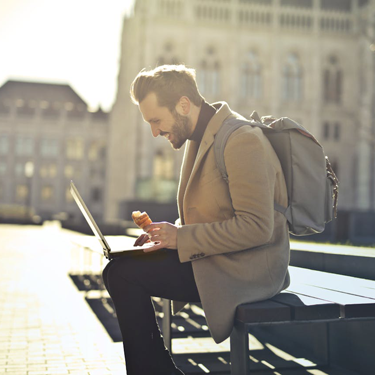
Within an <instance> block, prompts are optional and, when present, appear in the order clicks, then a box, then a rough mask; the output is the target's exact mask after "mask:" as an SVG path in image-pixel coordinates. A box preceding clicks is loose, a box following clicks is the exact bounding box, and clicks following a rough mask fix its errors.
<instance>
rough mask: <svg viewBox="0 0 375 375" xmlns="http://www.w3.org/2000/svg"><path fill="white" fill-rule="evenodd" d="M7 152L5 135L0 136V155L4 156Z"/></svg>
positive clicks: (7, 143) (7, 144)
mask: <svg viewBox="0 0 375 375" xmlns="http://www.w3.org/2000/svg"><path fill="white" fill-rule="evenodd" d="M8 151H9V138H8V137H7V136H6V135H2V136H0V154H1V155H5V154H7V153H8Z"/></svg>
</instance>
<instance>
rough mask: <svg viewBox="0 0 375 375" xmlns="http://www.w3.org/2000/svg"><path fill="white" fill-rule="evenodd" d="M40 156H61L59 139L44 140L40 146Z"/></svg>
mask: <svg viewBox="0 0 375 375" xmlns="http://www.w3.org/2000/svg"><path fill="white" fill-rule="evenodd" d="M40 154H41V155H42V156H45V157H55V156H58V155H59V142H58V140H57V139H42V141H41V144H40Z"/></svg>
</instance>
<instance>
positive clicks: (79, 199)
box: [70, 181, 111, 259]
mask: <svg viewBox="0 0 375 375" xmlns="http://www.w3.org/2000/svg"><path fill="white" fill-rule="evenodd" d="M70 192H71V194H72V196H73V198H74V200H75V201H76V203H77V205H78V207H79V209H80V210H81V212H82V214H83V216H84V217H85V219H86V221H87V223H88V224H89V226H90V228H91V230H92V231H93V232H94V235H95V237H96V238H97V239H98V240H99V242H100V244H101V245H102V248H103V252H104V256H105V257H106V258H107V259H109V254H110V252H111V248H110V247H109V245H108V242H107V241H106V239H105V238H104V236H103V234H102V232H101V231H100V229H99V227H98V225H97V224H96V222H95V220H94V218H93V217H92V215H91V213H90V211H89V210H88V208H87V206H86V204H85V202H84V201H83V199H82V197H81V195H80V194H79V192H78V190H77V188H76V186H75V185H74V183H73V181H71V182H70Z"/></svg>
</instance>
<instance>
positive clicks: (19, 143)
mask: <svg viewBox="0 0 375 375" xmlns="http://www.w3.org/2000/svg"><path fill="white" fill-rule="evenodd" d="M15 151H16V154H17V155H24V156H30V155H32V154H33V152H34V140H33V139H32V138H28V137H18V138H16V149H15Z"/></svg>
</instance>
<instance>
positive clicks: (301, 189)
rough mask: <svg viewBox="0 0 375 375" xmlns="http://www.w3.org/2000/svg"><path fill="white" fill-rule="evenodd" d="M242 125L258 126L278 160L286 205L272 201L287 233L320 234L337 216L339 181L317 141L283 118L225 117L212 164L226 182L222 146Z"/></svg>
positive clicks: (255, 115) (216, 139) (217, 136)
mask: <svg viewBox="0 0 375 375" xmlns="http://www.w3.org/2000/svg"><path fill="white" fill-rule="evenodd" d="M245 125H247V126H249V125H250V126H257V127H259V128H261V129H262V130H263V133H264V134H265V136H266V137H267V138H268V140H269V141H270V143H271V145H272V147H273V148H274V150H275V152H276V154H277V156H278V158H279V160H280V164H281V167H282V169H283V172H284V176H285V182H286V187H287V191H288V207H282V206H280V205H279V204H277V203H276V202H275V210H276V211H279V212H281V213H283V214H284V215H285V217H286V218H287V220H288V224H289V233H291V234H293V235H296V236H306V235H310V234H315V233H321V232H322V231H323V230H324V228H325V224H326V223H328V222H330V221H331V220H332V219H333V218H334V217H335V218H336V217H337V199H338V184H339V181H338V179H337V177H336V175H335V173H334V171H333V169H332V167H331V164H330V162H329V160H328V157H327V156H325V154H324V150H323V148H322V146H321V145H320V143H319V142H318V141H317V140H316V139H315V137H314V136H313V135H312V134H311V133H309V132H308V131H307V130H306V129H305V128H304V127H302V126H301V125H299V124H297V123H296V122H294V121H293V120H291V119H289V118H287V117H281V118H279V119H275V118H272V117H262V119H260V118H259V116H258V114H257V113H256V112H253V113H252V115H251V117H250V120H246V119H244V118H243V119H238V118H235V117H229V118H228V119H227V120H225V121H224V122H223V124H222V126H221V128H220V129H219V131H218V132H217V134H216V136H215V141H214V152H215V159H216V164H217V167H218V168H219V171H220V173H221V174H222V176H223V178H224V180H225V181H226V182H228V174H227V171H226V167H225V161H224V149H225V145H226V142H227V140H228V138H229V136H230V135H231V134H232V132H233V131H235V130H236V129H238V128H240V127H242V126H245Z"/></svg>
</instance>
